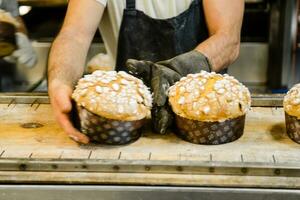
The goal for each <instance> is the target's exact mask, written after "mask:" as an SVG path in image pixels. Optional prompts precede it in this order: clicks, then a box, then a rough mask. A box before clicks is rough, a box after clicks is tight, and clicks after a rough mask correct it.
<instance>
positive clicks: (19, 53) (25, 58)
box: [0, 0, 37, 67]
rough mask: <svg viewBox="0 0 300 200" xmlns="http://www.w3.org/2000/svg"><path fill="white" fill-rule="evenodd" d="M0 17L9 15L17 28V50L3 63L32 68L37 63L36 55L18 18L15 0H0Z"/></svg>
mask: <svg viewBox="0 0 300 200" xmlns="http://www.w3.org/2000/svg"><path fill="white" fill-rule="evenodd" d="M0 15H9V16H11V17H13V18H14V20H16V22H17V23H18V27H17V30H16V33H15V37H16V44H17V49H16V50H15V51H14V52H13V53H12V54H11V55H9V56H6V57H5V58H4V60H5V61H8V62H12V63H18V64H21V65H23V66H26V67H33V66H34V65H35V64H36V62H37V55H36V53H35V51H34V50H33V47H32V45H31V42H30V40H29V38H28V36H27V31H26V27H25V24H24V23H23V20H22V18H21V17H20V16H19V7H18V3H17V1H16V0H0Z"/></svg>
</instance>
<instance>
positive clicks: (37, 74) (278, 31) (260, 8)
mask: <svg viewBox="0 0 300 200" xmlns="http://www.w3.org/2000/svg"><path fill="white" fill-rule="evenodd" d="M245 2H246V6H245V15H244V21H243V27H242V38H241V41H242V43H241V51H240V56H239V58H238V59H237V61H236V62H235V63H233V64H232V65H231V66H230V67H229V71H228V73H229V74H231V75H233V76H235V77H236V78H237V79H238V80H240V81H241V82H243V83H244V84H245V85H246V86H248V87H249V88H250V90H251V92H255V93H282V92H285V91H286V89H287V88H290V87H291V86H292V85H293V84H295V83H297V82H300V53H299V52H300V51H299V48H300V45H299V44H298V42H299V39H297V36H298V35H299V34H297V33H298V25H299V22H300V17H298V8H299V6H298V5H299V2H298V1H297V0H289V1H285V0H246V1H245ZM19 4H20V13H21V14H22V17H23V19H24V21H25V23H26V25H27V28H28V32H29V35H30V37H31V39H32V41H33V46H34V48H35V50H36V52H37V54H38V63H37V64H36V66H35V67H34V68H26V67H22V66H13V65H12V66H8V65H4V63H3V62H2V63H1V68H0V79H1V82H0V83H1V84H0V91H2V92H24V91H26V92H31V91H35V92H37V91H38V92H46V90H47V87H46V80H45V75H46V65H47V57H48V52H49V48H50V45H51V42H52V41H53V39H54V37H55V36H56V34H57V33H58V31H59V29H60V26H61V24H62V21H63V18H64V15H65V11H66V6H67V0H19ZM299 36H300V35H299ZM299 36H298V37H299ZM101 52H103V53H104V52H105V48H104V45H103V43H102V41H101V36H100V35H99V32H97V33H96V35H95V38H94V40H93V43H92V45H91V48H90V51H89V53H88V57H87V60H90V59H91V58H92V57H93V56H94V55H96V54H97V53H101Z"/></svg>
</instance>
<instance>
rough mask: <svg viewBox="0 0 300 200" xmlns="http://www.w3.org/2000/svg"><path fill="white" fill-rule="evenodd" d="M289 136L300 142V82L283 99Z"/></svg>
mask: <svg viewBox="0 0 300 200" xmlns="http://www.w3.org/2000/svg"><path fill="white" fill-rule="evenodd" d="M283 107H284V111H285V124H286V132H287V134H288V136H289V137H290V138H291V139H292V140H294V141H295V142H297V143H300V84H299V83H298V84H296V85H294V86H293V87H292V88H291V89H290V90H289V91H288V93H287V94H286V95H285V97H284V99H283Z"/></svg>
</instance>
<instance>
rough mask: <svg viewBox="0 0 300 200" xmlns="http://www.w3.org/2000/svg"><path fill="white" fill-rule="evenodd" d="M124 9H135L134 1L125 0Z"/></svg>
mask: <svg viewBox="0 0 300 200" xmlns="http://www.w3.org/2000/svg"><path fill="white" fill-rule="evenodd" d="M126 9H135V0H126Z"/></svg>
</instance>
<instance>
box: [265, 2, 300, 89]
mask: <svg viewBox="0 0 300 200" xmlns="http://www.w3.org/2000/svg"><path fill="white" fill-rule="evenodd" d="M272 2H273V3H272V4H271V12H270V31H269V61H268V62H269V66H268V73H267V77H268V85H269V86H270V87H271V88H273V89H278V88H282V87H284V86H288V87H290V86H291V85H293V84H295V81H296V79H295V77H294V73H295V72H294V70H293V68H294V67H295V66H294V65H295V63H294V58H293V56H294V55H295V54H294V49H295V47H296V46H295V45H296V36H297V32H296V27H297V8H298V1H297V0H289V1H284V0H275V1H272Z"/></svg>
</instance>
